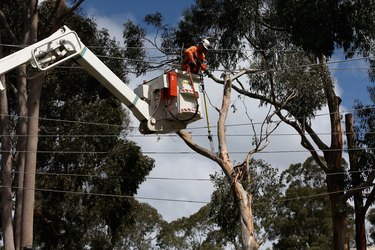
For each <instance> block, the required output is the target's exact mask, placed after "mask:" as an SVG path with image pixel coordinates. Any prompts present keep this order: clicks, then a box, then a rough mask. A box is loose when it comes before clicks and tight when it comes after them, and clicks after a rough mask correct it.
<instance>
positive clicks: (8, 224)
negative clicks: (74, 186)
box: [0, 36, 14, 250]
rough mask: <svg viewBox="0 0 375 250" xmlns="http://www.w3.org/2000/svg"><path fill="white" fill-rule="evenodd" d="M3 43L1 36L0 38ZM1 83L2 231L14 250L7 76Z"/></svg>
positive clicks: (5, 243)
mask: <svg viewBox="0 0 375 250" xmlns="http://www.w3.org/2000/svg"><path fill="white" fill-rule="evenodd" d="M0 41H1V36H0ZM2 56H3V55H2V50H0V57H2ZM0 81H1V83H2V84H3V86H4V88H5V90H4V91H2V92H1V93H0V114H1V125H2V131H1V135H2V136H1V150H2V155H1V158H2V161H1V165H2V169H1V178H2V179H1V180H2V192H1V196H2V210H1V213H2V218H1V220H2V230H3V241H4V248H5V250H13V249H14V238H13V237H14V235H13V223H12V208H13V199H12V152H11V149H12V145H11V140H10V122H9V111H8V97H7V91H6V89H7V86H6V85H7V84H6V81H5V76H4V75H1V76H0Z"/></svg>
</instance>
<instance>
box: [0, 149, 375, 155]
mask: <svg viewBox="0 0 375 250" xmlns="http://www.w3.org/2000/svg"><path fill="white" fill-rule="evenodd" d="M359 150H361V151H364V150H375V148H356V149H347V148H343V149H331V148H327V149H315V150H307V149H305V150H270V151H259V152H257V153H258V154H283V153H308V152H316V151H319V152H339V151H343V152H349V151H359ZM17 152H18V153H38V154H108V153H109V151H64V150H60V151H57V150H56V151H48V150H37V151H31V150H30V151H28V150H21V151H17ZM0 153H14V151H9V150H1V151H0ZM142 153H143V154H147V155H191V154H197V153H196V152H195V151H142ZM228 153H229V154H248V153H249V151H230V152H228Z"/></svg>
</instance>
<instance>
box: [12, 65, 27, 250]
mask: <svg viewBox="0 0 375 250" xmlns="http://www.w3.org/2000/svg"><path fill="white" fill-rule="evenodd" d="M25 75H26V66H25V65H22V66H20V67H19V77H18V87H17V90H18V91H17V96H18V123H17V135H19V136H18V138H17V166H16V169H17V171H16V175H15V177H16V186H17V189H16V207H15V215H14V226H15V228H14V230H15V236H14V238H15V245H16V249H17V250H21V224H22V223H21V222H22V200H23V187H24V186H23V182H24V173H25V162H26V142H27V107H26V105H27V90H26V83H27V80H26V78H25V77H24V76H25Z"/></svg>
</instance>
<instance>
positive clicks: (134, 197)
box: [0, 185, 209, 204]
mask: <svg viewBox="0 0 375 250" xmlns="http://www.w3.org/2000/svg"><path fill="white" fill-rule="evenodd" d="M0 188H12V189H22V190H29V191H30V190H33V191H38V192H53V193H64V194H74V195H89V196H90V195H91V196H99V197H108V198H125V199H138V200H152V201H171V202H183V203H197V204H207V203H209V202H207V201H196V200H183V199H168V198H156V197H143V196H131V195H121V194H104V193H93V192H83V191H69V190H59V189H48V188H28V189H26V188H24V187H22V188H21V187H16V186H12V187H10V186H4V185H1V186H0Z"/></svg>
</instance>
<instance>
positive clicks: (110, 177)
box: [12, 171, 211, 182]
mask: <svg viewBox="0 0 375 250" xmlns="http://www.w3.org/2000/svg"><path fill="white" fill-rule="evenodd" d="M12 173H16V174H20V173H21V172H19V171H13V172H12ZM22 174H26V175H28V174H32V175H47V176H49V175H51V176H63V177H87V178H99V179H103V180H116V179H119V178H121V179H134V177H130V176H102V175H99V174H97V175H92V174H75V173H52V172H40V171H39V172H33V173H32V172H23V173H22ZM146 180H163V181H198V182H201V181H202V182H207V181H209V182H210V181H211V179H208V178H180V177H156V176H149V177H146Z"/></svg>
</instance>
